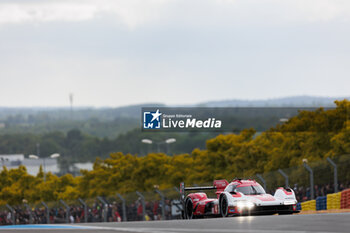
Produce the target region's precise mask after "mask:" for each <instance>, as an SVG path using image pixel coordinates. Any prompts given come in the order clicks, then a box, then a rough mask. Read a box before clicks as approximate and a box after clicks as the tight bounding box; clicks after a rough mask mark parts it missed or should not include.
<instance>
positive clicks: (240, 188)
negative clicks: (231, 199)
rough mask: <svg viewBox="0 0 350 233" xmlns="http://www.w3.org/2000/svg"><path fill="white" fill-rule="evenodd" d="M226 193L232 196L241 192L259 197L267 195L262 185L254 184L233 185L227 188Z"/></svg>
mask: <svg viewBox="0 0 350 233" xmlns="http://www.w3.org/2000/svg"><path fill="white" fill-rule="evenodd" d="M225 192H229V193H231V194H234V193H237V192H240V193H243V194H244V195H259V194H265V193H266V192H265V190H264V188H263V187H261V185H260V184H258V183H254V184H236V183H231V184H229V185H227V186H226V188H225Z"/></svg>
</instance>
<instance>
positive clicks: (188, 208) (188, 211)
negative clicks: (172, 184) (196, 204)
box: [185, 197, 193, 219]
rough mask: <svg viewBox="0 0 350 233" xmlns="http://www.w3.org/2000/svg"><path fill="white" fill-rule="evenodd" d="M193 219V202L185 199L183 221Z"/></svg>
mask: <svg viewBox="0 0 350 233" xmlns="http://www.w3.org/2000/svg"><path fill="white" fill-rule="evenodd" d="M192 218H193V202H192V199H191V198H189V197H188V198H187V199H186V201H185V219H192Z"/></svg>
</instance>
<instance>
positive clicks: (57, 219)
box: [0, 187, 182, 225]
mask: <svg viewBox="0 0 350 233" xmlns="http://www.w3.org/2000/svg"><path fill="white" fill-rule="evenodd" d="M179 196H180V193H179V190H178V188H177V187H174V188H173V189H168V190H162V191H160V190H157V189H156V190H154V192H142V193H141V192H134V193H128V194H124V195H121V194H119V193H117V194H116V195H114V196H109V197H100V196H99V197H96V198H91V199H84V200H83V199H81V198H79V199H77V200H65V201H64V200H59V201H58V202H40V203H37V204H27V203H23V204H21V205H13V206H10V205H8V204H7V205H5V206H1V207H0V225H9V224H47V223H80V222H121V221H151V220H170V219H179V218H181V210H182V205H181V202H180V201H179Z"/></svg>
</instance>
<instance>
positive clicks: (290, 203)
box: [283, 201, 295, 205]
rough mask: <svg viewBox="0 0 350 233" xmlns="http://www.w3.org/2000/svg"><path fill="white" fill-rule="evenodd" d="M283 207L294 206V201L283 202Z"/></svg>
mask: <svg viewBox="0 0 350 233" xmlns="http://www.w3.org/2000/svg"><path fill="white" fill-rule="evenodd" d="M283 204H285V205H294V204H295V201H284V203H283Z"/></svg>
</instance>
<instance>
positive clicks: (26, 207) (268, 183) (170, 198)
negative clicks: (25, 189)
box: [0, 155, 350, 225]
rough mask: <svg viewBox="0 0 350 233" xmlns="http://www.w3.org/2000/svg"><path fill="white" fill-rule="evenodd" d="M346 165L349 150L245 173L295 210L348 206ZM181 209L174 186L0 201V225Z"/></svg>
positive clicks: (136, 216)
mask: <svg viewBox="0 0 350 233" xmlns="http://www.w3.org/2000/svg"><path fill="white" fill-rule="evenodd" d="M349 168H350V155H342V156H337V157H333V158H332V159H330V158H327V160H323V161H318V162H313V163H311V162H307V161H305V160H304V161H303V163H301V165H300V166H297V167H292V168H287V169H278V170H276V171H272V172H266V173H262V174H255V175H253V176H249V175H247V176H246V178H252V179H255V180H257V181H258V182H259V183H261V184H262V185H263V186H264V188H265V190H266V191H267V192H268V193H271V194H274V192H275V190H276V188H278V187H283V186H285V187H291V188H292V189H293V190H294V192H295V194H296V197H297V200H298V201H299V204H298V209H299V210H325V209H327V210H330V209H340V208H341V209H345V208H350V189H349V188H350V182H349V181H350V169H349ZM231 178H232V177H231ZM187 185H189V184H187ZM190 185H193V186H196V184H190ZM201 185H203V184H201ZM214 195H215V193H214V192H213V193H208V196H214ZM181 211H182V204H181V201H180V193H179V190H178V187H173V188H172V189H167V190H158V189H156V190H154V191H152V192H133V193H127V194H123V195H121V194H118V193H116V194H115V195H114V196H110V197H96V198H90V199H81V198H79V199H77V200H59V201H57V202H40V203H35V204H31V203H26V202H25V201H24V202H23V203H22V204H21V205H13V206H10V205H5V206H0V225H6V224H30V223H32V224H46V223H79V222H119V221H143V220H144V221H152V220H171V219H179V218H181Z"/></svg>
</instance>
